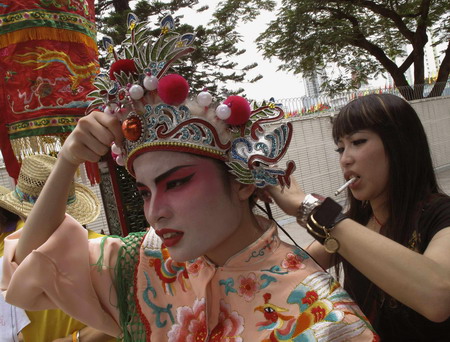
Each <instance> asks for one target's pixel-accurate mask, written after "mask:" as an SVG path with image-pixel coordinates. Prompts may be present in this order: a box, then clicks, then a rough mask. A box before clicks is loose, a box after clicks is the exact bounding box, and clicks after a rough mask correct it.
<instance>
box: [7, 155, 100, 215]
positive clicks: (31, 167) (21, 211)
mask: <svg viewBox="0 0 450 342" xmlns="http://www.w3.org/2000/svg"><path fill="white" fill-rule="evenodd" d="M55 162H56V158H54V157H50V156H47V155H42V154H40V155H31V156H28V157H26V158H25V159H24V160H23V161H22V166H21V168H20V173H19V179H18V181H17V185H16V188H15V190H13V191H11V190H8V193H6V194H4V195H2V196H0V207H2V208H4V209H6V210H8V211H11V212H12V213H14V214H17V215H19V216H20V217H22V218H23V219H26V217H27V216H28V214H29V213H30V211H31V208H33V205H34V203H35V202H36V199H37V198H38V196H39V194H40V192H41V190H42V188H43V187H44V184H45V182H46V181H47V178H48V176H49V175H50V171H51V170H52V168H53V166H54V165H55ZM49 210H51V204H49ZM66 212H67V213H68V214H69V215H71V216H72V217H73V218H75V219H76V220H77V221H78V222H80V223H81V224H87V223H90V222H93V221H95V219H96V218H97V217H98V215H99V214H100V203H99V201H98V199H97V197H96V196H95V194H94V193H93V192H92V191H91V190H90V189H89V188H88V187H87V186H85V185H83V184H79V183H75V182H73V183H72V186H71V187H70V190H69V197H68V200H67V209H66Z"/></svg>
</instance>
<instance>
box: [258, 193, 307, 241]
mask: <svg viewBox="0 0 450 342" xmlns="http://www.w3.org/2000/svg"><path fill="white" fill-rule="evenodd" d="M264 203H265V206H266V209H264V208H263V207H261V206H260V205H259V204H258V203H255V204H256V206H257V207H258V209H259V210H261V211H262V212H263V213H265V214H266V215H267V217H268V218H269V220H272V221H273V222H275V223H276V224H277V226H278V228H280V229H281V230H282V231H283V233H284V234H286V236H287V237H288V238H289V239H290V240H291V241H292V243H293V244H294V245H295V246H296V247H298V248H301V247H300V246H299V245H297V242H295V240H294V239H293V238H292V236H290V235H289V233H288V232H287V231H286V230H285V229H284V228H283V227H282V226H281V225H280V224H279V223H278V222H277V221H275V219H274V218H273V216H272V209H271V208H270V204H269V203H267V202H264ZM301 249H303V248H301Z"/></svg>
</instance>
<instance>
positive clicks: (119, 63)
mask: <svg viewBox="0 0 450 342" xmlns="http://www.w3.org/2000/svg"><path fill="white" fill-rule="evenodd" d="M147 26H148V23H146V22H138V20H137V17H136V15H134V14H133V13H130V14H129V15H128V30H129V35H127V38H126V39H125V40H124V41H123V42H122V48H123V56H122V57H119V56H118V54H117V53H116V51H115V50H114V44H113V41H112V39H111V38H109V37H104V38H103V44H104V46H105V48H106V50H107V51H108V52H109V53H110V55H113V57H114V60H115V61H114V62H113V63H112V65H111V68H110V71H109V75H105V74H101V75H99V76H98V77H97V78H96V80H95V82H94V85H95V86H96V87H97V90H95V91H93V92H92V93H91V94H90V95H89V96H90V97H91V98H93V99H94V100H93V101H92V103H91V105H90V107H91V108H97V107H101V108H102V110H103V111H104V112H105V113H108V114H111V115H115V116H116V117H117V118H118V119H119V120H120V121H121V122H122V131H123V133H124V136H125V142H124V149H123V150H121V149H119V148H118V147H117V146H115V145H114V146H113V147H112V153H113V155H114V156H115V159H116V161H117V162H118V163H119V164H121V165H125V166H126V168H127V170H128V172H130V174H131V175H133V176H134V170H133V161H134V159H135V158H136V157H137V156H139V155H140V154H142V153H145V152H148V151H156V150H158V151H160V150H164V151H178V152H187V153H194V154H198V155H203V156H208V157H211V158H215V159H219V160H222V161H224V162H225V163H226V164H227V165H228V166H229V168H230V172H231V173H233V174H234V175H236V179H237V180H238V181H239V182H241V183H245V184H255V185H256V186H258V187H264V186H266V185H268V184H272V185H276V184H281V185H282V186H284V185H285V184H287V185H289V177H290V175H291V174H292V172H293V171H294V170H295V164H294V162H292V161H288V162H287V163H286V168H285V169H283V168H278V167H274V165H276V164H277V163H278V162H279V161H280V160H281V158H282V157H283V156H284V154H285V152H286V150H287V147H288V146H289V143H290V141H291V138H292V124H291V123H280V124H279V125H278V126H276V128H275V129H274V130H273V131H271V132H266V131H265V129H264V128H265V124H267V123H269V122H275V121H280V120H281V119H282V118H283V117H284V112H283V110H282V109H281V107H279V106H278V105H276V104H275V103H273V102H269V103H268V104H263V105H262V106H260V107H258V108H254V109H253V110H252V109H251V106H250V104H249V103H248V101H247V100H246V99H245V98H243V97H241V96H229V97H228V98H227V99H226V100H225V101H223V102H222V104H220V105H218V106H216V108H211V107H210V106H211V104H212V103H213V99H212V96H211V94H210V93H209V92H208V91H207V90H206V89H204V90H203V91H202V92H200V93H199V94H198V95H197V97H196V100H190V99H188V95H189V83H188V82H187V81H186V79H184V78H183V77H182V76H181V75H179V74H177V73H174V72H172V73H167V72H168V70H169V68H170V67H171V66H172V64H173V63H174V62H176V61H178V60H179V59H180V58H181V57H183V56H186V55H188V54H190V53H192V52H193V51H194V48H193V47H192V46H191V45H192V43H193V41H194V38H195V35H194V34H192V33H185V34H179V33H176V32H174V31H173V30H174V28H175V23H174V20H173V18H172V17H171V16H166V17H165V18H164V19H163V20H162V21H161V35H160V36H159V37H158V38H157V39H156V41H154V42H153V41H152V35H151V33H150V30H149V29H148V28H147ZM254 107H256V106H254ZM221 126H222V128H221Z"/></svg>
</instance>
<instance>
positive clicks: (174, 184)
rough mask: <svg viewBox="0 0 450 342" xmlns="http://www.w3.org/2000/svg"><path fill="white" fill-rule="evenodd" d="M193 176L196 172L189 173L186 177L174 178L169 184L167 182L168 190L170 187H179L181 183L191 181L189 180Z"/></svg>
mask: <svg viewBox="0 0 450 342" xmlns="http://www.w3.org/2000/svg"><path fill="white" fill-rule="evenodd" d="M193 176H194V174H192V175H189V176H187V177H184V178H180V179H174V180H171V181H168V182H167V184H166V190H170V189H174V188H177V187H179V186H181V185H183V184H185V183H187V182H189V180H190V179H191V178H192V177H193Z"/></svg>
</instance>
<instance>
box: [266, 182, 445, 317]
mask: <svg viewBox="0 0 450 342" xmlns="http://www.w3.org/2000/svg"><path fill="white" fill-rule="evenodd" d="M291 183H292V184H293V186H292V187H291V188H289V189H287V188H285V189H283V190H281V188H279V187H270V188H269V189H268V190H267V194H268V195H269V196H270V197H271V198H273V199H274V200H275V202H276V203H277V204H278V206H279V207H280V208H281V209H282V210H283V211H284V212H285V213H287V214H289V215H292V216H296V215H297V210H298V207H299V206H300V204H301V202H302V201H303V199H304V197H305V194H304V192H303V191H302V190H301V188H300V186H299V185H298V183H297V182H296V181H295V179H293V178H292V180H291ZM332 235H333V237H335V238H336V239H337V240H338V241H339V243H340V249H339V253H340V254H341V255H342V256H343V257H344V258H345V259H346V260H347V261H348V262H350V263H351V264H352V265H353V266H354V267H355V268H356V269H358V270H359V271H360V272H361V273H362V274H364V275H365V276H366V277H367V278H368V279H370V280H371V281H372V282H373V283H374V284H376V285H377V286H378V287H379V288H381V289H382V290H383V291H385V292H386V293H388V294H389V295H391V296H392V297H394V298H395V299H397V300H399V301H400V302H402V303H403V304H405V305H407V306H409V307H410V308H412V309H413V310H415V311H417V312H418V313H420V314H421V315H423V316H425V317H427V318H428V319H430V320H432V321H436V322H440V321H444V320H446V319H447V318H448V317H449V316H450V258H449V257H448V256H449V251H450V227H449V228H445V229H443V230H441V231H440V232H438V233H437V234H436V235H435V236H434V237H433V239H432V240H431V242H430V244H429V245H428V247H427V249H426V250H425V252H424V254H419V253H416V252H414V251H412V250H410V249H408V248H407V247H405V246H403V245H401V244H399V243H397V242H395V241H393V240H391V239H389V238H386V237H385V236H382V235H380V234H379V233H377V232H374V231H372V230H370V229H369V228H367V227H365V226H363V225H360V224H358V223H357V222H355V221H352V220H349V219H348V220H344V221H341V222H340V223H339V224H338V225H337V226H336V227H335V228H334V230H333V231H332ZM307 251H308V253H310V254H311V256H312V257H313V258H314V259H315V260H316V261H317V262H318V263H319V264H320V265H321V266H322V267H323V268H324V269H328V268H329V267H331V266H333V265H332V264H331V263H332V258H331V256H332V254H329V253H327V252H326V251H325V249H324V248H323V246H322V245H321V244H319V243H318V242H317V241H316V242H314V243H312V244H311V245H310V246H308V248H307Z"/></svg>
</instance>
